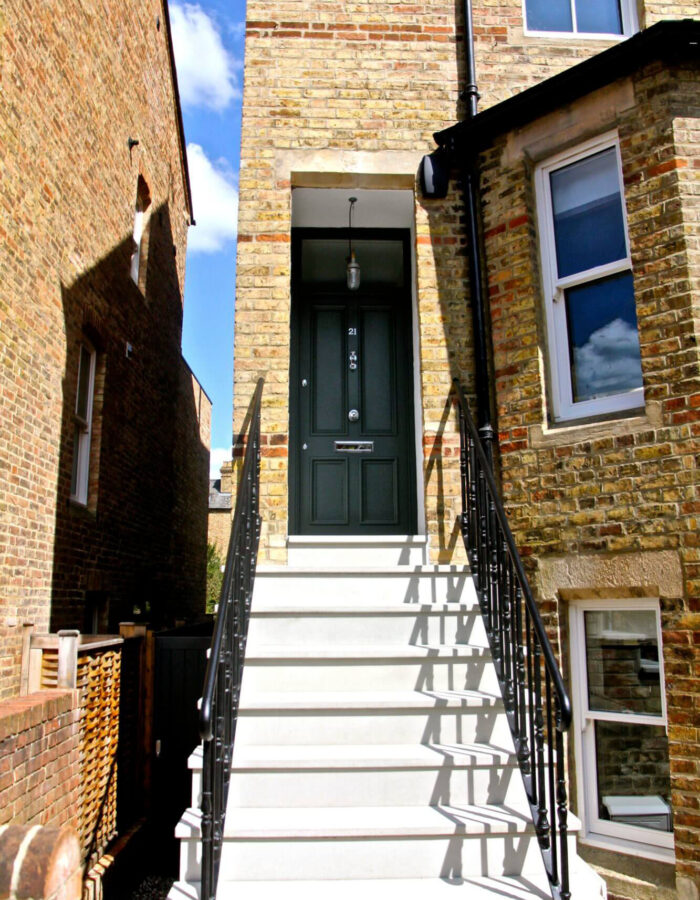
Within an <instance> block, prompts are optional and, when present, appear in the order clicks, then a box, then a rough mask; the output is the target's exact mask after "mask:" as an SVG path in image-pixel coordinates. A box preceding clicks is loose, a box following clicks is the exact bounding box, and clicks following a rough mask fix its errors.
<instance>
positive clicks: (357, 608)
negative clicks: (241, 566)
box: [247, 597, 488, 653]
mask: <svg viewBox="0 0 700 900" xmlns="http://www.w3.org/2000/svg"><path fill="white" fill-rule="evenodd" d="M281 643H284V644H287V645H292V646H303V645H304V644H306V643H310V644H329V645H330V644H332V645H333V646H337V647H342V646H344V645H350V646H357V645H361V646H364V647H372V646H375V645H377V644H379V645H385V644H397V645H404V644H415V643H421V644H431V645H440V644H471V645H473V646H478V647H488V640H487V638H486V630H485V628H484V623H483V619H482V616H481V612H480V611H479V608H478V605H476V604H475V603H472V604H467V603H466V602H452V603H421V604H418V603H399V604H392V605H390V604H387V603H384V604H377V603H374V604H373V605H368V604H367V603H365V602H364V598H358V600H357V601H356V602H354V603H352V604H351V605H346V606H343V605H342V604H339V603H338V602H337V601H335V600H334V598H328V602H327V605H326V607H324V608H319V606H318V605H316V606H308V605H305V604H303V603H299V604H297V605H296V606H291V605H289V604H286V605H280V604H279V603H276V602H275V601H274V600H269V601H265V600H262V599H260V598H258V597H256V598H255V600H254V603H253V607H252V611H251V617H250V626H249V630H248V643H247V652H248V653H252V652H254V651H257V649H258V648H259V647H265V646H267V645H277V644H281Z"/></svg>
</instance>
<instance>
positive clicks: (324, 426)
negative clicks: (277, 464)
mask: <svg viewBox="0 0 700 900" xmlns="http://www.w3.org/2000/svg"><path fill="white" fill-rule="evenodd" d="M346 312H347V311H346V310H345V308H344V307H342V306H333V307H328V306H314V307H313V308H312V309H311V310H310V314H311V321H310V323H309V324H310V327H311V329H312V333H313V347H312V351H311V359H312V366H313V378H312V379H311V416H312V421H313V432H314V433H315V434H345V433H346V430H347V429H346V426H345V418H344V416H343V405H344V401H345V398H346V397H347V381H346V376H347V368H346V364H345V359H346V352H345V340H344V334H345V332H346V325H345V322H346V320H347V316H346Z"/></svg>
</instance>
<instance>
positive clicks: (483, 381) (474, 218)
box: [459, 0, 494, 460]
mask: <svg viewBox="0 0 700 900" xmlns="http://www.w3.org/2000/svg"><path fill="white" fill-rule="evenodd" d="M464 63H465V81H466V83H465V87H464V91H463V92H462V100H464V101H465V103H466V107H467V118H468V119H473V118H474V116H475V115H476V113H477V103H478V100H479V91H478V90H477V86H476V67H475V63H474V22H473V16H472V0H464ZM459 168H460V176H461V181H462V195H463V198H464V211H465V214H466V219H467V243H468V253H469V294H470V297H471V306H472V326H473V331H474V366H475V389H476V402H477V409H478V418H479V433H480V434H481V440H482V442H483V444H484V449H485V450H486V453H487V455H488V458H489V459H490V460H493V438H494V434H493V425H492V423H491V395H490V390H489V369H488V351H487V338H486V300H485V295H484V285H483V278H482V260H483V256H484V254H483V251H482V245H481V233H480V231H479V221H480V212H479V205H480V204H479V168H478V163H477V157H476V153H473V154H471V155H470V156H469V157H468V158H466V159H464V158H462V159H461V160H460V162H459Z"/></svg>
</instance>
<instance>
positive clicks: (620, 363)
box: [574, 319, 642, 400]
mask: <svg viewBox="0 0 700 900" xmlns="http://www.w3.org/2000/svg"><path fill="white" fill-rule="evenodd" d="M574 364H575V365H574V371H575V381H576V388H577V390H576V398H577V399H578V400H590V399H592V398H593V397H606V396H608V395H610V394H618V393H622V392H623V391H630V390H632V389H633V388H637V387H641V386H642V364H641V358H640V353H639V336H638V334H637V329H636V328H635V327H634V326H633V325H630V324H629V322H625V321H624V320H623V319H613V321H612V322H609V323H608V324H607V325H604V326H603V327H602V328H599V329H598V330H597V331H594V332H593V333H592V334H591V336H590V337H589V338H588V341H587V342H586V343H585V344H584V345H583V347H575V348H574Z"/></svg>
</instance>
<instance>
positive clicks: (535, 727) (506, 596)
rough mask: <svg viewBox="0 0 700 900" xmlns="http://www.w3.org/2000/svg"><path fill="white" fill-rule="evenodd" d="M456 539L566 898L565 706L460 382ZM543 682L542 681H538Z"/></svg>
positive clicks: (550, 869) (538, 821) (555, 885)
mask: <svg viewBox="0 0 700 900" xmlns="http://www.w3.org/2000/svg"><path fill="white" fill-rule="evenodd" d="M454 391H455V395H456V403H457V408H458V413H459V435H460V475H461V494H462V512H461V516H460V520H461V526H462V527H461V530H462V538H463V540H464V545H465V548H466V550H467V554H468V557H469V564H470V566H471V568H472V573H473V576H474V581H475V586H476V591H477V596H478V598H479V605H480V608H481V612H482V615H483V617H484V622H485V625H486V631H487V634H488V638H489V644H490V647H491V653H492V656H493V659H494V665H495V667H496V672H497V674H498V677H499V681H500V685H501V690H502V693H503V698H504V703H505V706H506V711H507V713H508V721H509V723H510V727H511V730H512V732H513V740H514V743H515V748H516V752H517V757H518V764H519V766H520V770H521V772H522V775H523V781H524V784H525V789H526V792H527V796H528V800H529V802H530V808H531V811H532V817H533V821H534V823H535V829H536V833H537V839H538V841H539V844H540V847H541V849H542V856H543V859H544V863H545V868H546V870H547V875H548V877H549V881H550V887H551V890H552V896H553V897H554V898H555V900H570V896H571V894H570V892H569V871H568V845H567V815H568V813H567V792H566V780H565V760H564V738H563V733H564V732H565V731H566V730H567V729H568V728H569V726H570V724H571V704H570V701H569V697H568V695H567V693H566V690H565V688H564V682H563V679H562V676H561V672H560V671H559V667H558V665H557V663H556V659H555V657H554V652H553V650H552V647H551V644H550V642H549V639H548V637H547V633H546V630H545V627H544V624H543V622H542V618H541V616H540V613H539V610H538V608H537V605H536V603H535V600H534V598H533V596H532V592H531V591H530V587H529V584H528V581H527V577H526V575H525V570H524V568H523V564H522V561H521V559H520V556H519V554H518V551H517V548H516V545H515V541H514V539H513V535H512V533H511V530H510V527H509V524H508V520H507V516H506V514H505V510H504V509H503V505H502V503H501V500H500V497H499V494H498V490H497V488H496V483H495V481H494V478H493V474H492V471H491V463H490V461H489V458H488V456H487V454H486V453H485V451H484V448H483V447H482V445H481V440H480V438H479V434H478V432H477V430H476V427H475V426H474V422H473V421H472V418H471V415H470V413H469V409H468V406H467V403H466V400H465V398H464V393H463V391H462V388H461V386H460V385H459V382H457V381H455V382H454ZM543 681H544V683H543Z"/></svg>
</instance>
